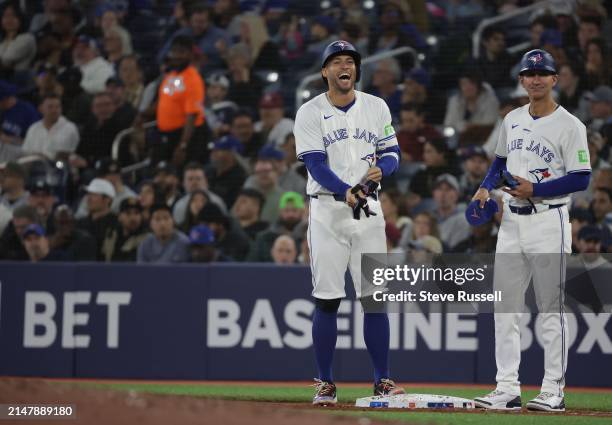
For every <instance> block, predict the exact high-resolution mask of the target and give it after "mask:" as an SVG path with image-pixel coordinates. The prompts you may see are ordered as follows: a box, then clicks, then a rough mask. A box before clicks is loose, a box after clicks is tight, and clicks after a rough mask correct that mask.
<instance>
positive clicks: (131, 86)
mask: <svg viewBox="0 0 612 425" xmlns="http://www.w3.org/2000/svg"><path fill="white" fill-rule="evenodd" d="M118 74H119V79H120V80H121V81H122V82H123V84H124V85H125V100H126V102H128V103H129V104H130V105H132V106H133V107H134V108H136V109H138V107H139V106H140V100H141V99H142V94H143V92H144V84H143V81H144V78H143V73H142V69H141V68H140V64H139V63H138V58H137V57H136V56H134V55H128V56H124V57H123V59H121V62H119V72H118Z"/></svg>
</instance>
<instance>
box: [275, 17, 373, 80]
mask: <svg viewBox="0 0 612 425" xmlns="http://www.w3.org/2000/svg"><path fill="white" fill-rule="evenodd" d="M299 19H300V18H299V17H298V16H297V15H290V16H289V15H285V20H284V21H283V23H282V24H281V26H280V29H279V31H278V35H277V37H276V40H277V41H278V43H279V50H280V55H281V57H282V59H283V60H284V62H285V64H286V66H287V68H289V69H290V70H292V69H296V68H295V66H296V63H297V62H298V59H299V58H300V57H302V55H303V54H304V36H303V34H302V32H301V31H300V24H299ZM347 41H349V40H347ZM358 50H359V49H358ZM359 51H362V52H363V51H365V49H362V50H359ZM298 69H299V68H298Z"/></svg>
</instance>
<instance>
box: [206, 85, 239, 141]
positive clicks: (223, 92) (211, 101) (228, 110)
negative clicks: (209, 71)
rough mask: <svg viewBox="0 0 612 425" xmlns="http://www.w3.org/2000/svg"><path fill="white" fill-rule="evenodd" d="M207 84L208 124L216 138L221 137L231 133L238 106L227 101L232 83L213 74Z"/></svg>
mask: <svg viewBox="0 0 612 425" xmlns="http://www.w3.org/2000/svg"><path fill="white" fill-rule="evenodd" d="M206 83H207V84H206V109H205V111H206V122H207V123H208V125H209V126H210V128H211V130H212V131H213V133H214V134H215V136H217V137H221V135H224V134H226V133H228V132H229V130H230V123H231V119H232V117H233V116H234V114H235V113H236V111H237V110H238V105H236V104H235V103H234V102H232V101H231V100H227V94H228V90H229V85H230V83H229V80H228V79H227V77H226V76H225V75H223V74H213V75H211V76H210V77H208V79H207V80H206Z"/></svg>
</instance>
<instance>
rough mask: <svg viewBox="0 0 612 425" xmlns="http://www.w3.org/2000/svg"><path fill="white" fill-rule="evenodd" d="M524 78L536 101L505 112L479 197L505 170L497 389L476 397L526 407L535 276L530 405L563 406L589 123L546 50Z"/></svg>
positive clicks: (497, 277)
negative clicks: (539, 354)
mask: <svg viewBox="0 0 612 425" xmlns="http://www.w3.org/2000/svg"><path fill="white" fill-rule="evenodd" d="M519 79H520V81H521V84H522V85H523V87H524V88H525V89H526V90H527V93H528V94H529V100H530V103H529V104H527V105H525V106H523V107H520V108H517V109H515V110H513V111H512V112H510V113H508V115H506V117H505V118H504V122H503V125H502V129H501V133H500V136H499V141H498V144H497V149H496V151H495V154H496V157H497V158H496V159H495V161H494V163H493V164H492V166H491V170H490V171H489V174H488V175H487V178H486V179H485V180H484V182H483V184H482V185H481V187H480V189H479V190H478V191H477V192H476V194H475V195H474V198H473V199H474V200H477V201H479V202H480V205H481V206H483V205H484V202H485V201H486V200H487V198H488V197H489V191H490V190H491V189H492V188H494V187H495V184H496V180H499V179H498V177H499V176H500V172H502V173H503V172H504V171H505V169H507V173H509V174H511V175H512V177H513V178H514V179H513V178H512V177H510V178H509V179H506V181H505V182H504V184H503V185H504V186H505V188H504V189H503V190H504V192H505V194H504V211H503V218H502V222H501V226H500V229H499V235H498V240H497V248H496V255H495V269H494V287H495V290H501V291H502V297H503V302H502V304H500V305H496V310H495V311H496V312H495V360H496V364H497V376H496V380H497V388H496V389H495V391H493V392H491V393H490V394H487V395H485V396H484V397H480V398H476V399H475V400H474V401H475V403H476V406H478V407H482V408H487V409H503V410H520V409H521V398H520V395H521V390H520V383H519V380H518V370H519V363H520V357H521V343H520V334H519V322H520V320H521V313H520V312H521V311H523V308H524V302H525V300H524V295H525V291H526V289H527V287H528V285H529V282H530V281H531V279H532V278H533V285H534V291H535V294H536V300H537V304H538V310H539V312H540V320H541V324H542V335H543V338H542V342H543V345H544V379H543V381H542V387H541V392H540V394H539V395H538V396H537V397H536V398H534V399H533V400H531V401H529V402H528V403H527V408H528V409H530V410H542V411H554V412H559V411H564V410H565V402H564V393H563V389H564V386H565V371H566V368H567V353H568V341H569V338H568V334H569V332H570V330H569V329H568V326H567V320H566V316H565V313H564V311H563V303H564V297H563V291H564V280H565V254H570V253H571V240H572V237H571V226H570V222H569V214H568V204H569V203H570V194H571V193H572V192H577V191H581V190H584V189H586V187H587V186H588V183H589V179H590V174H591V167H590V161H589V153H588V152H589V151H588V148H587V138H586V128H585V126H584V124H582V123H581V122H580V121H579V120H578V119H577V118H576V117H574V116H573V115H571V114H570V113H569V112H567V111H566V110H565V109H564V108H563V107H561V106H559V105H558V104H556V103H555V101H554V99H553V97H552V94H551V92H552V89H553V87H554V85H555V84H556V82H557V71H556V67H555V63H554V60H553V58H552V56H551V55H550V54H549V53H548V52H546V51H544V50H539V49H536V50H531V51H529V52H527V53H526V54H525V55H524V56H523V59H522V62H521V70H520V73H519Z"/></svg>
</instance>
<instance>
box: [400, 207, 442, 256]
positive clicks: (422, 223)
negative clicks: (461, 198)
mask: <svg viewBox="0 0 612 425" xmlns="http://www.w3.org/2000/svg"><path fill="white" fill-rule="evenodd" d="M424 236H433V237H435V238H437V239H439V238H440V231H439V230H438V222H437V221H436V218H435V217H434V216H433V214H432V213H430V212H421V213H417V214H415V216H414V219H413V221H412V226H404V229H403V230H402V238H401V239H400V246H401V247H403V248H408V246H409V243H410V242H411V241H417V240H419V239H422V238H423V237H424Z"/></svg>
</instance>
